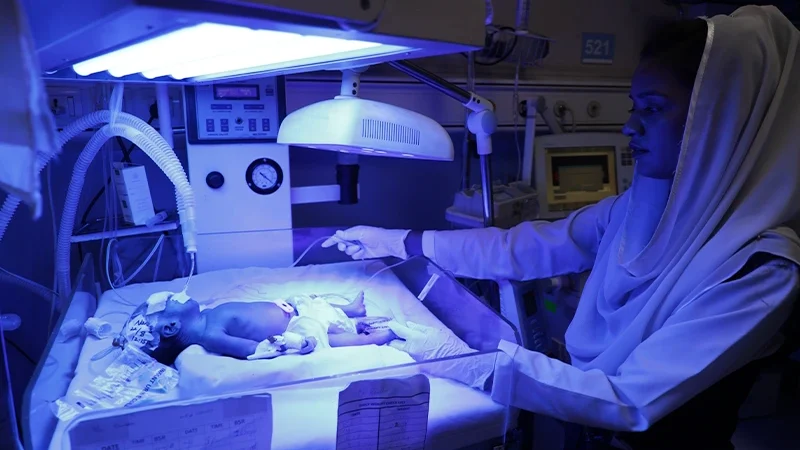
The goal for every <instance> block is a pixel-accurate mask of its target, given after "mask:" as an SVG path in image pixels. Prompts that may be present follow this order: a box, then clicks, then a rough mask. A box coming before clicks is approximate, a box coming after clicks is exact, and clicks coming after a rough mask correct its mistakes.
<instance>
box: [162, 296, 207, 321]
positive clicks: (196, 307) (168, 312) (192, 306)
mask: <svg viewBox="0 0 800 450" xmlns="http://www.w3.org/2000/svg"><path fill="white" fill-rule="evenodd" d="M199 313H200V304H199V303H197V302H196V301H194V300H192V299H189V300H187V301H186V302H185V303H181V302H179V301H177V300H167V305H166V307H165V308H164V311H163V312H162V315H163V316H168V317H177V318H188V317H191V316H194V315H197V314H199Z"/></svg>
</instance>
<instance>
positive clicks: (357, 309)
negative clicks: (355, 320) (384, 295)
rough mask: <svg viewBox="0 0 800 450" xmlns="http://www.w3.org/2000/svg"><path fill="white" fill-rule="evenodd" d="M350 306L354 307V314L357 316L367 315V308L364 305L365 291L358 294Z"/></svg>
mask: <svg viewBox="0 0 800 450" xmlns="http://www.w3.org/2000/svg"><path fill="white" fill-rule="evenodd" d="M350 307H351V308H352V309H351V311H353V315H354V316H355V317H363V316H366V315H367V308H366V307H365V306H364V291H361V292H359V293H358V295H356V298H355V299H354V300H353V301H352V302H351V303H350Z"/></svg>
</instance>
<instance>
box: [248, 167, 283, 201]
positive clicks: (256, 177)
mask: <svg viewBox="0 0 800 450" xmlns="http://www.w3.org/2000/svg"><path fill="white" fill-rule="evenodd" d="M245 180H246V181H247V186H249V187H250V189H252V190H253V192H255V193H256V194H260V195H269V194H272V193H274V192H275V191H277V190H278V189H279V188H280V187H281V184H283V170H282V169H281V166H280V165H278V163H276V162H275V161H273V160H271V159H269V158H259V159H257V160H255V161H253V162H252V163H250V166H248V167H247V172H246V173H245Z"/></svg>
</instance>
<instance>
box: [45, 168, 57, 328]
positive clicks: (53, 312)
mask: <svg viewBox="0 0 800 450" xmlns="http://www.w3.org/2000/svg"><path fill="white" fill-rule="evenodd" d="M51 168H52V166H47V172H46V177H47V204H48V207H49V209H50V223H51V225H52V227H53V261H55V256H56V248H58V247H57V246H58V226H57V225H56V208H55V206H54V200H53V179H52V177H51V176H50V173H51V172H52V170H51ZM52 286H53V291H54V292H55V291H58V276H57V275H56V271H55V270H54V271H53V285H52ZM57 298H58V297H57V296H56V297H53V298H52V299H51V301H50V318H49V319H48V321H47V329H46V330H45V332H46V333H47V334H48V335H49V334H50V330H52V329H53V321H54V320H55V317H56V300H57Z"/></svg>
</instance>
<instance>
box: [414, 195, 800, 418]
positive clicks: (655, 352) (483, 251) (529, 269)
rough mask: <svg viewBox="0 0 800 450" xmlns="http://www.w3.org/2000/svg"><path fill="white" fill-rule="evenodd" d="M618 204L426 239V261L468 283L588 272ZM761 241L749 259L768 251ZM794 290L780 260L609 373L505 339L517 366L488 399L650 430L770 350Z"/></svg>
mask: <svg viewBox="0 0 800 450" xmlns="http://www.w3.org/2000/svg"><path fill="white" fill-rule="evenodd" d="M614 201H615V199H607V200H604V201H602V202H600V203H599V204H597V205H595V206H590V207H587V208H584V209H582V210H581V211H579V212H578V213H576V214H573V215H572V216H570V217H569V218H568V219H565V220H562V221H558V222H527V223H523V224H520V225H518V226H516V227H514V228H512V229H511V230H500V229H497V228H488V229H480V230H459V231H435V232H433V231H429V232H425V233H424V234H423V246H424V250H425V256H426V257H428V258H429V259H431V260H433V261H434V262H436V263H437V264H439V265H440V266H442V267H443V268H445V269H447V270H450V271H452V272H453V273H455V274H456V275H459V276H464V277H470V278H488V279H510V280H529V279H538V278H547V277H550V276H554V275H558V274H562V273H567V272H573V271H583V270H586V269H589V268H591V267H592V264H593V262H594V258H595V256H596V251H597V248H598V246H599V242H600V239H602V237H603V236H604V232H605V230H606V228H607V226H608V223H609V219H610V214H611V210H612V207H613V204H614ZM760 242H762V241H761V240H759V241H756V242H755V243H754V244H753V246H752V247H751V249H750V250H749V251H748V253H755V252H756V251H758V250H759V249H764V248H766V246H763V245H760V244H759V243H760ZM743 260H744V261H746V258H743ZM737 270H738V269H734V268H733V267H732V266H731V267H730V268H726V271H727V272H729V276H727V277H725V276H724V275H722V277H723V278H730V276H732V275H734V274H735V273H736V271H737ZM798 286H800V271H798V268H797V266H795V265H794V264H790V263H786V262H785V261H782V260H776V261H774V262H772V263H770V264H767V265H765V266H762V267H759V268H758V269H756V270H754V271H753V272H751V273H749V274H748V275H746V276H744V277H742V278H740V279H738V280H736V281H732V282H727V283H721V284H719V285H717V286H716V287H715V288H713V289H711V290H708V291H707V292H705V293H704V294H703V295H702V296H701V297H699V298H698V299H696V300H695V301H693V302H691V303H689V304H688V306H687V307H685V308H683V309H681V310H680V311H677V312H676V313H675V314H674V315H673V316H672V317H671V318H670V319H669V320H668V321H667V323H665V325H664V326H663V327H662V328H661V329H659V330H658V331H657V332H655V333H653V334H652V335H651V336H650V337H649V338H647V339H646V340H644V342H642V343H641V344H640V345H639V346H637V347H636V350H635V351H633V352H632V353H631V354H630V355H629V357H628V358H627V360H626V361H625V362H624V363H623V364H622V365H620V366H619V368H618V370H617V371H616V372H615V373H611V374H606V373H604V372H603V371H601V370H598V369H594V370H589V371H583V370H581V369H579V368H576V367H573V366H570V365H567V364H564V363H562V362H561V361H558V360H554V359H551V358H548V357H546V356H544V355H543V354H541V353H537V352H533V351H530V350H526V349H524V348H521V347H519V346H518V345H516V344H514V343H511V342H507V341H502V342H501V343H500V345H499V347H498V348H499V349H500V350H501V351H503V352H504V353H506V354H507V355H509V356H510V357H511V359H512V361H513V363H512V364H511V365H503V366H500V367H496V368H495V375H494V385H493V392H492V397H493V399H494V400H495V401H497V402H499V403H503V404H510V405H511V406H514V407H517V408H521V409H525V410H528V411H532V412H536V413H540V414H546V415H548V416H552V417H556V418H558V419H561V420H565V421H569V422H575V423H581V424H584V425H590V426H595V427H599V428H604V429H610V430H619V431H641V430H645V429H647V428H648V427H649V426H650V425H651V424H652V423H653V422H655V421H656V420H658V419H660V418H662V417H663V416H665V415H666V414H668V413H669V412H671V411H672V410H674V409H676V408H677V407H679V406H680V405H681V404H683V403H685V402H686V401H688V400H689V399H691V398H692V397H694V396H695V395H697V394H698V393H700V392H702V391H703V390H705V389H706V388H708V387H710V386H711V384H713V383H714V382H715V381H717V380H719V379H721V378H722V377H724V376H725V375H727V374H729V373H731V372H732V371H734V370H735V369H738V368H740V367H742V366H744V365H745V364H747V363H748V362H750V361H751V360H753V359H755V358H757V357H758V356H760V355H763V354H765V353H768V352H769V351H770V350H774V349H775V347H774V344H775V341H774V339H775V338H776V337H777V336H776V331H777V330H778V328H779V327H780V326H781V325H782V323H783V322H784V321H785V320H786V317H787V316H788V314H789V312H790V309H791V307H792V305H793V303H794V301H795V298H796V297H797V295H798ZM723 299H724V301H722V300H723Z"/></svg>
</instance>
